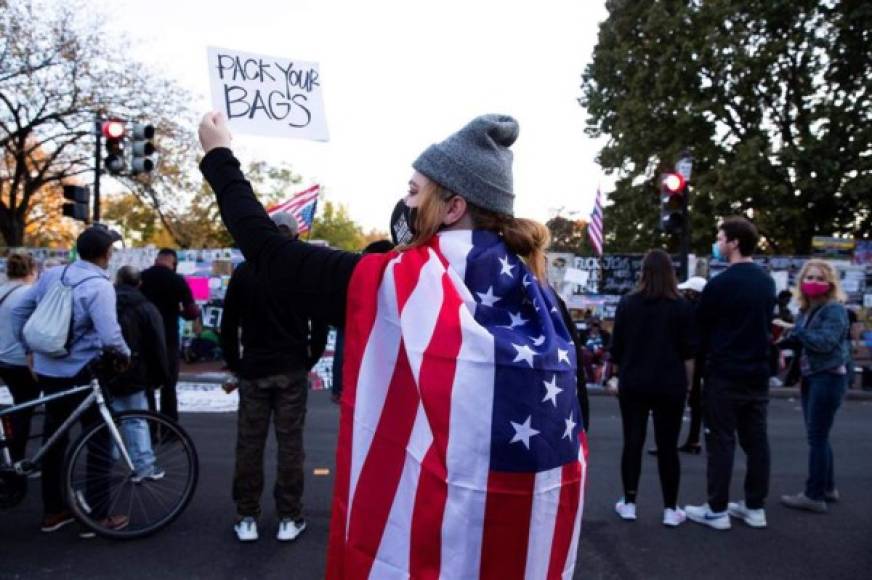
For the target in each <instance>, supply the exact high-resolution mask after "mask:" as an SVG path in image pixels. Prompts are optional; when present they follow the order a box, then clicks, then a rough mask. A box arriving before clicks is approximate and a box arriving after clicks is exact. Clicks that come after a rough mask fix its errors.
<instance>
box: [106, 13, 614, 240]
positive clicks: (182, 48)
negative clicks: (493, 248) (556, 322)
mask: <svg viewBox="0 0 872 580" xmlns="http://www.w3.org/2000/svg"><path fill="white" fill-rule="evenodd" d="M95 5H102V6H104V7H105V11H106V13H107V14H109V15H110V17H111V18H112V19H113V22H114V23H115V25H116V26H117V27H118V28H120V29H121V30H119V32H121V31H126V32H128V33H129V38H130V39H131V40H132V41H134V42H135V43H138V47H137V48H136V57H137V58H139V59H140V60H143V61H145V62H146V63H147V64H149V65H152V66H156V67H159V68H160V69H161V70H163V71H165V73H166V74H168V75H170V76H172V77H174V78H175V79H177V80H178V81H179V82H180V83H181V84H182V85H183V86H185V87H187V88H188V89H189V90H190V91H191V92H192V93H193V94H194V98H195V102H194V103H193V108H194V109H195V110H198V111H206V110H209V109H211V108H212V107H211V104H210V102H209V101H210V99H209V94H210V92H209V77H208V66H207V59H206V47H207V46H218V47H224V48H231V49H237V50H241V51H246V52H253V53H262V54H267V55H271V56H280V57H286V58H289V59H296V60H305V61H314V62H317V63H319V64H320V72H321V80H322V85H321V86H322V90H323V94H324V103H325V110H326V115H327V123H328V127H329V131H330V141H329V142H328V143H319V142H313V141H304V140H297V139H276V138H260V137H250V136H245V135H239V136H236V137H235V139H234V150H235V151H236V153H237V155H238V156H239V157H240V158H241V159H242V161H243V162H244V163H245V162H247V161H250V160H258V159H264V160H266V161H269V162H277V161H282V160H283V161H287V162H289V163H291V164H292V166H293V168H294V169H295V170H296V171H297V172H298V173H300V174H302V175H303V176H304V178H305V179H306V182H307V183H308V182H318V183H321V184H322V185H323V186H324V187H325V188H326V195H327V199H328V200H333V201H336V202H340V203H344V204H346V205H347V206H348V208H349V211H350V214H351V216H352V217H353V218H354V219H355V220H357V221H358V222H360V223H361V224H362V225H363V226H364V227H366V228H379V229H381V230H387V222H388V218H389V217H390V212H391V210H392V208H393V205H394V204H395V203H396V200H397V199H398V198H400V197H402V196H403V195H404V194H405V192H406V183H407V182H408V179H409V176H410V175H411V172H412V170H411V163H412V161H413V160H414V159H415V158H416V157H417V155H418V154H419V153H420V152H421V151H422V150H423V149H424V148H425V147H426V146H428V145H429V144H430V143H433V142H436V141H440V140H442V139H443V138H445V137H446V136H448V135H449V134H450V133H452V132H454V131H455V130H457V129H459V128H460V127H462V126H463V125H464V124H465V123H466V122H468V121H469V120H470V119H472V118H473V117H475V116H476V115H479V114H482V113H489V112H496V113H507V114H510V115H513V116H514V117H516V118H517V119H518V120H519V122H520V125H521V133H520V137H519V139H518V141H517V142H516V144H515V146H514V147H513V150H514V152H515V193H516V195H517V198H516V202H515V214H516V215H518V216H524V217H533V218H537V219H541V220H543V221H544V220H546V219H548V218H549V217H551V216H552V215H553V213H554V211H555V210H556V209H557V208H561V207H562V208H565V211H567V212H578V213H577V214H576V215H577V216H578V217H581V216H587V215H589V213H590V211H591V208H592V205H593V200H594V196H595V192H596V188H597V186H598V185H600V184H602V185H603V188H604V189H606V190H607V189H609V187H608V185H607V184H608V183H610V182H611V181H610V180H609V181H606V180H605V178H604V176H603V175H602V174H601V172H600V169H599V167H598V166H597V165H596V163H595V162H594V158H595V156H596V152H597V150H598V148H599V146H600V145H601V144H600V143H598V142H596V141H594V140H592V139H590V138H588V137H586V136H585V134H584V131H583V129H584V119H585V112H584V111H583V110H582V109H581V107H579V105H578V102H577V101H576V99H577V98H578V97H579V96H580V95H581V90H580V88H579V85H580V83H581V73H582V71H583V70H584V66H585V65H586V64H587V63H588V62H589V61H590V58H591V54H592V51H593V47H594V45H595V43H596V36H597V30H598V24H599V22H600V21H601V20H603V19H604V18H605V16H606V12H605V8H604V3H603V2H602V0H596V1H584V0H574V1H560V0H540V2H537V3H531V2H521V1H514V0H503V1H493V0H461V1H457V0H430V1H427V2H421V1H417V0H406V1H391V0H369V1H363V2H355V1H353V0H311V1H310V0H287V1H283V2H280V1H266V0H245V1H243V2H239V1H236V2H227V1H223V0H221V1H210V2H202V1H198V2H184V1H181V0H172V1H170V0H151V1H148V2H144V1H142V0H121V1H114V2H111V3H109V2H104V0H95Z"/></svg>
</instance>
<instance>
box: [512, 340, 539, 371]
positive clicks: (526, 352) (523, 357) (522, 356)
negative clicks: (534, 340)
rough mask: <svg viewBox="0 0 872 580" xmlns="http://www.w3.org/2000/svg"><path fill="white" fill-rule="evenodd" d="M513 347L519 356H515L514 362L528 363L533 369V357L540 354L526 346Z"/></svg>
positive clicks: (514, 345)
mask: <svg viewBox="0 0 872 580" xmlns="http://www.w3.org/2000/svg"><path fill="white" fill-rule="evenodd" d="M512 346H513V347H514V348H515V350H516V351H518V354H516V355H515V360H513V361H512V362H519V361H526V363H527V364H529V365H530V368H533V357H534V356H536V355H537V354H538V353H537V352H536V351H534V350H533V349H532V348H530V347H529V346H527V345H526V344H522V345H517V344H513V345H512Z"/></svg>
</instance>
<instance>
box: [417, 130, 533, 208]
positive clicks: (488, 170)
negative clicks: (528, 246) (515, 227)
mask: <svg viewBox="0 0 872 580" xmlns="http://www.w3.org/2000/svg"><path fill="white" fill-rule="evenodd" d="M518 131H519V127H518V122H517V121H516V120H515V119H514V118H513V117H510V116H509V115H482V116H481V117H476V118H475V119H473V120H472V121H471V122H470V123H469V124H468V125H467V126H466V127H464V128H463V129H461V130H460V131H458V132H457V133H455V134H454V135H451V136H450V137H448V139H446V140H445V141H443V142H442V143H437V144H434V145H430V147H428V148H427V149H426V150H425V151H424V152H423V153H421V155H420V156H419V157H418V159H416V160H415V162H414V163H413V164H412V167H414V168H415V170H416V171H419V172H420V173H423V174H424V175H426V176H427V177H429V178H430V179H432V180H433V181H435V182H436V183H438V184H439V185H441V186H442V187H445V188H447V189H449V190H450V191H453V192H454V193H456V194H458V195H459V196H461V197H463V198H464V199H465V200H466V201H468V202H470V203H472V204H474V205H477V206H478V207H480V208H482V209H487V210H490V211H494V212H497V213H503V214H508V215H513V211H512V208H513V205H514V201H515V194H514V191H513V188H512V152H511V151H510V150H509V147H510V146H511V145H512V143H514V142H515V139H517V138H518Z"/></svg>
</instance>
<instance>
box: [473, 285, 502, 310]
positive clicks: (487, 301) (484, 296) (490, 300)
mask: <svg viewBox="0 0 872 580" xmlns="http://www.w3.org/2000/svg"><path fill="white" fill-rule="evenodd" d="M476 294H478V297H479V298H481V303H482V304H484V305H485V306H491V307H493V305H494V304H496V303H497V302H499V301H500V300H502V298H501V297H500V296H496V295H495V294H494V287H493V286H491V287H490V288H488V289H487V292H484V293H482V292H476Z"/></svg>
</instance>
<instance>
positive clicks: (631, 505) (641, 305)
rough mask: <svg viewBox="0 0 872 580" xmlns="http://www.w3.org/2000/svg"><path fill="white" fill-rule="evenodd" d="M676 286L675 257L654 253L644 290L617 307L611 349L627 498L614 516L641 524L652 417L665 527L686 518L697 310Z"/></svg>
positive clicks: (642, 282) (642, 283)
mask: <svg viewBox="0 0 872 580" xmlns="http://www.w3.org/2000/svg"><path fill="white" fill-rule="evenodd" d="M677 286H678V282H677V280H676V279H675V270H674V268H673V266H672V260H671V258H670V257H669V254H667V253H666V252H664V251H662V250H651V251H650V252H648V253H647V254H646V255H645V258H644V260H643V261H642V276H641V279H640V280H639V285H638V287H637V288H636V290H634V291H633V292H632V293H630V294H628V295H626V296H625V297H624V298H622V299H621V302H620V303H619V304H618V309H617V311H616V312H615V326H614V333H613V335H612V347H611V354H612V360H613V362H614V364H615V366H616V367H617V372H618V389H619V395H618V399H619V401H620V407H621V419H622V421H623V426H624V451H623V454H622V456H621V477H622V479H623V483H624V496H623V497H622V498H621V499H620V500H619V501H618V503H617V504H616V505H615V511H617V513H618V515H619V516H620V517H621V518H623V519H625V520H635V519H636V495H637V490H638V488H639V487H638V486H639V474H640V472H641V468H642V448H643V446H644V444H645V431H646V429H647V425H648V416H649V415H651V414H653V416H654V438H655V440H656V442H657V467H658V470H659V472H660V485H661V488H662V491H663V506H664V511H663V525H665V526H670V527H675V526H679V525H681V524H682V523H683V522H684V520H685V514H684V512H683V511H682V510H681V509H679V508H678V504H677V502H678V485H679V481H680V477H681V464H680V461H679V459H678V436H679V434H680V433H681V419H682V416H683V415H684V403H685V399H686V397H687V390H688V386H689V385H690V379H691V377H692V376H693V359H694V356H695V354H696V351H697V346H696V333H695V330H694V328H695V327H694V317H693V309H692V307H691V306H690V304H688V303H687V301H685V300H684V299H683V298H681V297H680V296H679V294H678V288H677Z"/></svg>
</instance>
